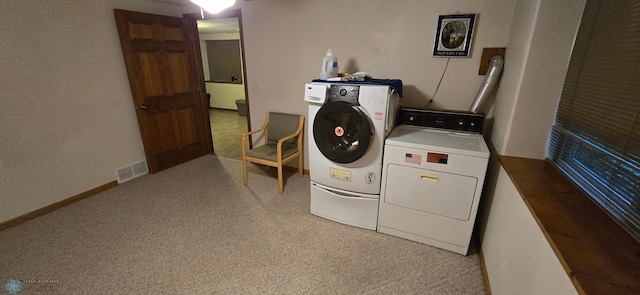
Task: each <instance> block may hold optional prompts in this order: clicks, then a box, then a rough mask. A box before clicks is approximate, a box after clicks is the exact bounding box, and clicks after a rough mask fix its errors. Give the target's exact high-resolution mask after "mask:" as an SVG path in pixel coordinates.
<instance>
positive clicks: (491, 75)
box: [469, 55, 504, 113]
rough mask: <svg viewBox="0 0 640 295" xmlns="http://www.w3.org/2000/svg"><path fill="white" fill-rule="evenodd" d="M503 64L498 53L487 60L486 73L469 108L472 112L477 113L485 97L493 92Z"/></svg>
mask: <svg viewBox="0 0 640 295" xmlns="http://www.w3.org/2000/svg"><path fill="white" fill-rule="evenodd" d="M503 66H504V58H503V57H502V56H500V55H496V56H493V57H491V59H490V60H489V69H488V70H487V75H486V76H485V78H484V81H483V82H482V86H481V87H480V90H479V91H478V94H477V95H476V99H475V100H474V101H473V104H472V105H471V108H470V109H469V111H470V112H472V113H477V112H478V111H479V110H480V107H481V106H482V104H483V103H484V102H485V101H486V100H487V97H489V95H490V94H491V92H493V89H494V88H495V87H496V84H497V83H498V80H500V74H502V67H503Z"/></svg>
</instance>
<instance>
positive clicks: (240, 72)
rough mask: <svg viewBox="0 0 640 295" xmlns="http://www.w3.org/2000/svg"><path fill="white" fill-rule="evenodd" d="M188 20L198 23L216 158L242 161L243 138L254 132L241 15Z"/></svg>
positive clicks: (236, 12) (231, 12)
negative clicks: (244, 135) (250, 131)
mask: <svg viewBox="0 0 640 295" xmlns="http://www.w3.org/2000/svg"><path fill="white" fill-rule="evenodd" d="M185 17H186V18H188V19H190V20H192V21H194V22H195V23H196V25H194V26H192V27H194V28H197V32H193V34H194V36H197V38H194V39H196V40H198V42H197V43H198V44H197V45H199V47H200V50H199V51H200V55H201V62H202V66H201V69H202V72H201V73H202V75H203V78H204V83H205V88H206V93H207V97H208V98H207V99H208V106H209V121H210V127H211V128H210V129H211V134H212V141H213V151H214V154H216V155H217V156H220V157H226V158H233V159H241V154H240V138H241V135H242V133H245V132H247V131H249V130H250V128H251V121H250V113H249V111H248V110H249V98H248V95H247V94H248V91H247V85H246V81H247V79H246V70H245V69H246V67H245V58H244V46H243V45H244V41H243V33H242V16H241V12H240V10H239V9H238V10H229V11H225V12H222V13H219V14H216V15H211V14H207V13H205V14H204V19H203V18H202V16H201V15H200V14H187V15H185Z"/></svg>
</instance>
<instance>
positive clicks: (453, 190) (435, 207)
mask: <svg viewBox="0 0 640 295" xmlns="http://www.w3.org/2000/svg"><path fill="white" fill-rule="evenodd" d="M400 113H401V114H400V120H399V124H400V125H398V127H396V128H395V129H394V130H393V132H392V133H391V135H389V137H388V138H387V142H386V145H385V155H384V168H383V174H382V177H383V183H382V186H381V197H380V206H379V208H380V211H379V217H378V218H379V219H378V231H379V232H382V233H386V234H390V235H394V236H398V237H402V238H405V239H409V240H413V241H417V242H421V243H424V244H428V245H431V246H435V247H439V248H442V249H445V250H449V251H452V252H456V253H459V254H463V255H466V254H467V252H468V250H469V244H470V240H471V235H472V232H473V227H474V224H475V220H476V214H477V211H478V204H479V203H480V196H481V193H482V187H483V183H484V179H485V174H486V171H487V165H488V162H489V155H490V153H489V148H488V147H487V144H486V143H485V141H484V138H483V137H482V134H480V131H481V130H482V125H483V124H482V123H483V120H484V117H483V116H481V115H477V114H468V113H452V112H439V111H421V110H401V111H400Z"/></svg>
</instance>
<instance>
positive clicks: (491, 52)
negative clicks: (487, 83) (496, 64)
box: [478, 47, 507, 75]
mask: <svg viewBox="0 0 640 295" xmlns="http://www.w3.org/2000/svg"><path fill="white" fill-rule="evenodd" d="M506 51H507V48H505V47H496V48H482V57H481V58H480V69H479V70H478V75H486V74H487V70H489V60H491V58H492V57H494V56H496V55H500V56H502V57H504V55H505V53H506Z"/></svg>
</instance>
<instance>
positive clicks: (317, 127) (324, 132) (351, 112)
mask: <svg viewBox="0 0 640 295" xmlns="http://www.w3.org/2000/svg"><path fill="white" fill-rule="evenodd" d="M372 126H373V124H372V123H371V120H370V119H369V117H368V116H367V115H366V114H365V113H364V112H363V111H362V109H361V108H360V107H358V106H354V105H351V104H350V103H347V102H330V103H327V104H325V105H323V106H322V107H321V108H320V109H319V110H318V113H317V114H316V117H315V118H314V122H313V138H314V140H315V142H316V146H317V147H318V149H319V150H320V152H321V153H322V154H323V155H324V156H325V157H326V158H327V159H329V160H331V161H334V162H337V163H352V162H355V161H356V160H358V159H360V158H362V156H364V154H365V153H366V152H367V150H368V149H369V146H371V143H372V142H373V131H372Z"/></svg>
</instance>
